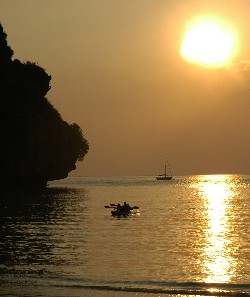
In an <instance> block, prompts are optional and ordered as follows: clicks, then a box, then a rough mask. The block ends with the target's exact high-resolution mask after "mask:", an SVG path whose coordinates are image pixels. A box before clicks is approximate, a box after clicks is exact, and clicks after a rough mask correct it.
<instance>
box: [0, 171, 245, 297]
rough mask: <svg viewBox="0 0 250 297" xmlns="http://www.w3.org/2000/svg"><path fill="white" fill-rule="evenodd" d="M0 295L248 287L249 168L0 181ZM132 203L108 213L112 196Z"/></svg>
mask: <svg viewBox="0 0 250 297" xmlns="http://www.w3.org/2000/svg"><path fill="white" fill-rule="evenodd" d="M0 195H1V197H0V296H18V297H19V296H20V297H23V296H27V297H30V296H32V297H34V296H45V297H47V296H53V297H54V296H55V297H59V296H60V297H66V296H67V297H71V296H72V297H76V296H77V297H78V296H79V297H83V296H84V297H97V296H98V297H132V296H138V297H143V296H144V297H160V296H161V297H167V296H168V297H171V296H179V297H180V296H181V297H184V296H188V297H190V296H250V176H248V175H196V176H175V177H174V178H173V180H170V181H157V180H156V179H155V177H154V176H136V177H68V178H66V179H64V180H59V181H53V182H50V183H49V185H48V187H47V188H46V189H44V190H42V191H38V190H37V191H36V190H34V189H33V190H18V189H15V185H14V184H13V188H12V189H1V194H0ZM124 202H127V203H129V205H130V206H131V207H134V206H137V209H138V208H139V212H137V213H134V214H131V215H128V216H126V217H113V216H112V215H111V211H112V210H113V205H112V204H117V203H121V204H123V203H124Z"/></svg>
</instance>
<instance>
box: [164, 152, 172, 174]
mask: <svg viewBox="0 0 250 297" xmlns="http://www.w3.org/2000/svg"><path fill="white" fill-rule="evenodd" d="M166 163H167V164H168V171H169V173H170V176H172V172H171V168H170V165H169V162H168V157H167V156H166ZM165 175H166V165H165Z"/></svg>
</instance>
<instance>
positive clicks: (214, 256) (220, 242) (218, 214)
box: [198, 175, 237, 283]
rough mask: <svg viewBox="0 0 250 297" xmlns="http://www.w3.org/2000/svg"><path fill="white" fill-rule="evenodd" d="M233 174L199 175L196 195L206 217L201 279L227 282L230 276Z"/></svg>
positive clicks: (231, 274) (234, 264) (233, 268)
mask: <svg viewBox="0 0 250 297" xmlns="http://www.w3.org/2000/svg"><path fill="white" fill-rule="evenodd" d="M233 185H234V176H229V175H211V176H201V177H200V178H199V181H198V191H199V195H201V197H202V198H203V202H204V213H203V215H204V219H205V220H206V230H205V246H204V251H203V263H202V269H203V272H204V275H205V279H204V281H205V282H208V283H218V282H223V283H224V282H229V281H230V280H231V278H232V277H233V276H234V273H235V269H236V263H235V260H234V259H233V257H232V254H233V251H232V250H231V249H232V242H231V241H232V240H231V238H230V232H231V229H232V226H231V224H232V217H233V214H232V211H233V209H232V207H231V205H232V203H231V201H232V199H233V198H234V197H235V196H236V194H237V193H236V191H235V188H234V186H233Z"/></svg>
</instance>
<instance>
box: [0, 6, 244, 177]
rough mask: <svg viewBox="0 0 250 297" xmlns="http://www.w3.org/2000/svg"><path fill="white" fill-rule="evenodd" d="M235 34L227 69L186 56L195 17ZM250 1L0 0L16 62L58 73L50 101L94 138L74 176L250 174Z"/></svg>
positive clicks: (85, 133)
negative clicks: (166, 170) (166, 171)
mask: <svg viewBox="0 0 250 297" xmlns="http://www.w3.org/2000/svg"><path fill="white" fill-rule="evenodd" d="M208 14H209V15H215V16H216V17H217V18H219V19H222V20H223V21H225V22H227V23H229V24H230V26H232V27H233V28H234V29H235V31H236V32H237V36H238V38H237V54H236V55H235V56H234V58H233V60H232V61H231V62H232V63H231V64H230V65H229V66H227V67H222V68H210V69H207V68H204V67H201V66H199V65H195V64H191V63H188V62H186V61H184V60H183V59H182V58H181V56H180V54H179V50H180V46H181V42H182V40H183V37H184V32H185V30H186V26H187V24H188V22H190V21H191V20H192V19H194V18H196V17H200V16H202V15H208ZM249 15H250V1H249V0H224V1H223V0H222V1H213V0H209V1H202V0H199V1H194V0H190V1H189V0H177V1H176V0H168V1H166V0H133V1H132V0H131V1H130V0H53V1H51V0H40V1H35V0H22V1H20V0H0V22H1V23H2V25H3V27H4V30H5V32H6V33H7V34H8V43H9V45H10V46H11V47H12V49H13V50H14V52H15V54H14V58H17V59H19V60H21V61H27V60H29V61H32V62H38V63H39V65H40V66H42V67H43V68H45V69H46V71H47V72H48V74H50V75H52V81H51V86H52V88H51V90H50V92H49V93H48V94H47V95H48V99H49V100H50V101H51V102H52V104H53V105H54V106H55V107H56V108H57V109H58V111H59V112H60V114H61V115H62V117H63V119H65V120H66V121H68V122H69V123H73V122H75V123H77V124H78V125H79V126H80V127H81V128H82V130H83V132H84V135H85V136H86V138H87V139H88V141H89V143H90V151H89V153H88V155H87V156H86V158H85V160H84V162H80V163H78V164H77V170H75V171H74V172H72V173H71V175H83V176H114V175H155V174H159V173H161V172H162V170H163V166H164V161H165V156H166V155H167V156H168V159H169V162H170V164H171V167H172V172H173V174H174V175H185V174H210V173H211V174H214V173H246V174H248V173H250V158H249V157H250V153H249V152H250V132H249V127H250V116H249V107H250V72H249V71H248V70H249V68H250V34H249V28H250V18H249Z"/></svg>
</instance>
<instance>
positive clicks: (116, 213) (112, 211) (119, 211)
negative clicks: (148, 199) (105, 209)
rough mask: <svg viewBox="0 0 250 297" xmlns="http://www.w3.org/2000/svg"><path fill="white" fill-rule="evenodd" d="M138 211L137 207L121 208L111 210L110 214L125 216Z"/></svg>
mask: <svg viewBox="0 0 250 297" xmlns="http://www.w3.org/2000/svg"><path fill="white" fill-rule="evenodd" d="M139 213H140V211H139V209H132V210H129V211H121V210H117V209H116V210H111V215H112V216H113V217H124V218H126V217H127V216H129V215H134V214H139Z"/></svg>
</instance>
